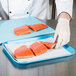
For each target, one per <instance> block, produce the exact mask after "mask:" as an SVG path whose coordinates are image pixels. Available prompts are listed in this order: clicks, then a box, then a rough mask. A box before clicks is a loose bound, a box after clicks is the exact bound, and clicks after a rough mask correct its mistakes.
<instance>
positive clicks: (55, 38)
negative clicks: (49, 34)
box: [53, 32, 58, 43]
mask: <svg viewBox="0 0 76 76" xmlns="http://www.w3.org/2000/svg"><path fill="white" fill-rule="evenodd" d="M57 36H58V34H57V32H55V35H54V39H53V43H54V42H55V41H56V40H57Z"/></svg>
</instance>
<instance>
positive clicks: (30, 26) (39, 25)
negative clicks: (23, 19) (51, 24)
mask: <svg viewBox="0 0 76 76" xmlns="http://www.w3.org/2000/svg"><path fill="white" fill-rule="evenodd" d="M28 27H29V28H31V29H32V30H33V31H38V30H41V29H44V28H47V27H48V26H47V25H45V24H34V25H28Z"/></svg>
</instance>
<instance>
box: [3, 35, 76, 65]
mask: <svg viewBox="0 0 76 76" xmlns="http://www.w3.org/2000/svg"><path fill="white" fill-rule="evenodd" d="M49 37H53V35H47V36H40V37H37V38H32V39H31V38H29V40H30V39H31V40H34V41H36V40H40V39H45V38H49ZM26 42H27V39H26ZM7 43H8V42H5V43H3V48H4V50H3V52H4V53H5V54H6V56H7V57H8V58H9V60H10V61H11V62H12V63H13V64H15V65H19V66H21V65H26V64H30V63H36V62H41V61H45V60H53V59H58V58H62V57H67V56H71V55H74V54H75V50H74V49H73V48H72V47H71V46H69V45H68V44H66V45H65V46H63V47H64V48H65V49H66V50H67V51H68V52H70V53H71V54H70V55H65V56H59V57H54V58H48V59H43V60H38V61H33V62H18V61H17V60H16V59H15V58H14V57H13V56H12V55H11V54H10V53H9V51H8V50H7V49H6V47H5V44H7Z"/></svg>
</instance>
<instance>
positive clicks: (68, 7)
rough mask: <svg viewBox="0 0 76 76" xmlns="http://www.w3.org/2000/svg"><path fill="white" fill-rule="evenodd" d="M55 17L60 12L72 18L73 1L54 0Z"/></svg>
mask: <svg viewBox="0 0 76 76" xmlns="http://www.w3.org/2000/svg"><path fill="white" fill-rule="evenodd" d="M55 3H56V10H57V16H58V15H59V14H60V13H61V12H66V13H68V14H69V15H70V16H71V17H72V11H73V0H55Z"/></svg>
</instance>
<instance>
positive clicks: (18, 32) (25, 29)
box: [14, 25, 31, 35]
mask: <svg viewBox="0 0 76 76" xmlns="http://www.w3.org/2000/svg"><path fill="white" fill-rule="evenodd" d="M14 33H15V35H24V34H29V33H31V31H30V29H29V27H28V26H27V25H23V26H20V27H17V28H15V29H14Z"/></svg>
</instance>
